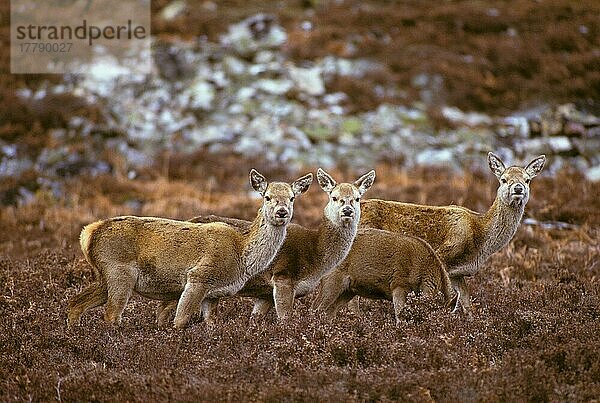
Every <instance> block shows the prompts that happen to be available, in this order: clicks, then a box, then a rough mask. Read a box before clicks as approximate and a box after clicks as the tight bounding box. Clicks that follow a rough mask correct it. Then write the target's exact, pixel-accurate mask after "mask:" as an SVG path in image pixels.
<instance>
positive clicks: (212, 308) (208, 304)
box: [202, 298, 219, 326]
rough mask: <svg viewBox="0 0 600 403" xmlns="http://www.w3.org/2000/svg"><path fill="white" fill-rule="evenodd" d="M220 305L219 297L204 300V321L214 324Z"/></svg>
mask: <svg viewBox="0 0 600 403" xmlns="http://www.w3.org/2000/svg"><path fill="white" fill-rule="evenodd" d="M218 307H219V299H218V298H207V299H205V300H204V301H202V318H203V319H204V321H205V322H206V323H207V324H208V325H210V326H212V325H213V324H214V319H213V317H214V314H216V313H217V308H218Z"/></svg>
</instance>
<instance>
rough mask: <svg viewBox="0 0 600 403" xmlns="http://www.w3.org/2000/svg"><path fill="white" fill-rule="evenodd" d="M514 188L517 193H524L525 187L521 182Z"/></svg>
mask: <svg viewBox="0 0 600 403" xmlns="http://www.w3.org/2000/svg"><path fill="white" fill-rule="evenodd" d="M513 190H514V192H515V194H518V195H520V194H522V193H523V190H525V189H524V188H523V185H521V184H520V183H517V184H516V185H515V187H514V189H513Z"/></svg>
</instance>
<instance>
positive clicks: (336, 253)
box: [315, 215, 358, 274]
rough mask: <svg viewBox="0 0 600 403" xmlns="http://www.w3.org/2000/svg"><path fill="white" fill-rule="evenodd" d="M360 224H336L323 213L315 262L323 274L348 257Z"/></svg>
mask: <svg viewBox="0 0 600 403" xmlns="http://www.w3.org/2000/svg"><path fill="white" fill-rule="evenodd" d="M357 229H358V225H357V224H356V223H354V222H353V223H352V224H350V225H336V224H334V223H333V222H331V220H329V218H327V217H326V216H325V215H323V218H322V219H321V223H320V224H319V229H318V234H317V239H318V240H317V250H316V255H317V256H316V259H315V263H316V264H317V266H318V267H319V268H320V272H321V274H325V273H327V272H329V271H330V270H332V269H334V268H335V267H336V266H337V265H338V264H339V263H340V262H342V260H344V259H345V258H346V256H347V255H348V252H349V251H350V248H351V247H352V242H353V241H354V237H355V236H356V231H357Z"/></svg>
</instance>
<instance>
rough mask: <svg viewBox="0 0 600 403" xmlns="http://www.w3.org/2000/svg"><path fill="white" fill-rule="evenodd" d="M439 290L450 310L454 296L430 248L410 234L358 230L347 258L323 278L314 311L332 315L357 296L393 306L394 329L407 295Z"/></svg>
mask: <svg viewBox="0 0 600 403" xmlns="http://www.w3.org/2000/svg"><path fill="white" fill-rule="evenodd" d="M411 291H415V292H423V293H424V294H427V295H433V294H435V292H436V291H441V292H442V293H443V295H444V301H445V303H446V306H451V305H452V304H453V302H454V299H455V298H456V293H455V292H454V290H453V289H452V286H451V285H450V279H449V278H448V273H446V270H445V269H444V264H443V263H442V261H441V260H440V259H439V257H438V256H437V255H436V254H435V252H434V250H433V249H432V248H431V246H430V245H429V244H428V243H427V242H425V241H424V240H422V239H421V238H417V237H414V236H410V235H403V234H398V233H396V232H390V231H383V230H379V229H375V228H360V229H359V230H358V233H357V234H356V238H355V239H354V243H353V244H352V249H351V250H350V253H348V256H347V257H346V259H345V260H344V261H343V262H342V263H341V264H340V265H339V266H338V267H336V268H335V269H334V270H332V271H331V272H330V273H328V274H327V275H325V276H324V277H323V278H322V279H321V284H320V286H319V291H318V293H317V297H316V298H315V300H314V302H313V307H314V308H316V309H317V310H319V311H325V312H326V313H327V315H328V316H330V317H331V316H334V315H335V314H336V312H337V311H338V309H339V308H340V307H341V306H343V305H344V304H346V303H347V302H348V301H350V300H351V299H352V298H353V297H354V296H355V295H359V296H361V297H367V298H373V299H387V300H392V301H393V303H394V313H395V316H396V324H400V314H401V311H402V308H403V307H404V305H405V304H406V296H407V295H408V293H409V292H411Z"/></svg>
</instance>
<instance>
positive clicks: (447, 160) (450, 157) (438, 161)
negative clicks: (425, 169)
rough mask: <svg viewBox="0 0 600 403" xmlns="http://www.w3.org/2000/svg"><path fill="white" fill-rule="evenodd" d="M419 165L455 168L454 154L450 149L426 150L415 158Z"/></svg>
mask: <svg viewBox="0 0 600 403" xmlns="http://www.w3.org/2000/svg"><path fill="white" fill-rule="evenodd" d="M415 162H416V163H417V164H418V165H425V166H454V164H455V161H454V154H453V152H452V150H450V149H447V148H446V149H442V150H436V149H431V148H430V149H426V150H424V151H422V152H420V153H419V154H417V156H416V158H415Z"/></svg>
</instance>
